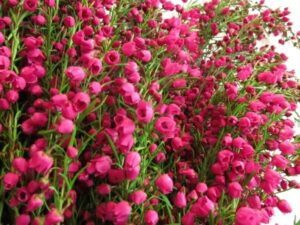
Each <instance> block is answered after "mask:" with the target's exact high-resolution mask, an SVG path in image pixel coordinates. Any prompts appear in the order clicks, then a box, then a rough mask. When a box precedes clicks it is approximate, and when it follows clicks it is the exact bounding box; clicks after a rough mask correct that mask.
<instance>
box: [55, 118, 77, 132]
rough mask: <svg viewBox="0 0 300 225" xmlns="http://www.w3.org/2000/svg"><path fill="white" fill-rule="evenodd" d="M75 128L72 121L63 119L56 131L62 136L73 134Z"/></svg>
mask: <svg viewBox="0 0 300 225" xmlns="http://www.w3.org/2000/svg"><path fill="white" fill-rule="evenodd" d="M74 128H75V125H74V123H73V121H72V120H69V119H65V118H62V119H61V120H60V121H59V123H58V124H57V126H56V130H57V132H58V133H61V134H71V133H72V132H73V130H74Z"/></svg>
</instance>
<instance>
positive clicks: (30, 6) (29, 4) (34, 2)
mask: <svg viewBox="0 0 300 225" xmlns="http://www.w3.org/2000/svg"><path fill="white" fill-rule="evenodd" d="M38 4H39V2H38V0H24V3H23V8H24V9H25V10H27V11H29V12H33V11H35V10H36V9H37V7H38Z"/></svg>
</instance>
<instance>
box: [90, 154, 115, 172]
mask: <svg viewBox="0 0 300 225" xmlns="http://www.w3.org/2000/svg"><path fill="white" fill-rule="evenodd" d="M93 163H94V167H95V170H96V171H97V173H99V175H100V176H102V177H104V176H106V174H107V173H108V172H109V170H110V169H111V165H112V160H111V158H110V157H109V156H101V157H99V158H97V159H94V160H93Z"/></svg>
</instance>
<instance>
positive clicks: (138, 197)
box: [129, 191, 147, 205]
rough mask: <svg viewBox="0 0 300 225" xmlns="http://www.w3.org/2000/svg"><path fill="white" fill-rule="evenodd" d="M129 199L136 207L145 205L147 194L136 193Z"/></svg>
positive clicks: (142, 192)
mask: <svg viewBox="0 0 300 225" xmlns="http://www.w3.org/2000/svg"><path fill="white" fill-rule="evenodd" d="M129 199H130V200H131V201H132V202H133V203H134V204H136V205H140V204H142V203H144V202H145V201H146V199H147V194H146V193H145V192H144V191H135V192H133V193H131V194H130V195H129Z"/></svg>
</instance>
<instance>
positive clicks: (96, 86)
mask: <svg viewBox="0 0 300 225" xmlns="http://www.w3.org/2000/svg"><path fill="white" fill-rule="evenodd" d="M101 90H102V87H101V84H100V83H99V82H97V81H92V82H91V83H90V84H89V93H91V94H93V95H98V94H99V93H100V92H101Z"/></svg>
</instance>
